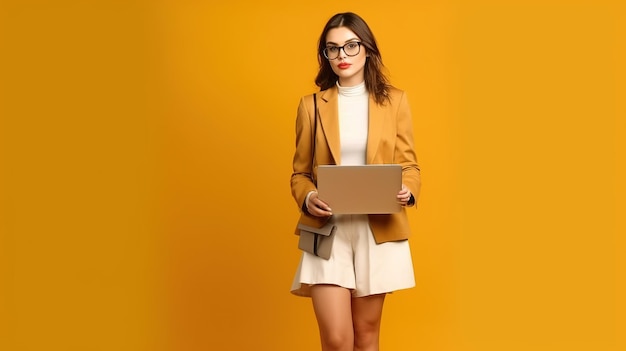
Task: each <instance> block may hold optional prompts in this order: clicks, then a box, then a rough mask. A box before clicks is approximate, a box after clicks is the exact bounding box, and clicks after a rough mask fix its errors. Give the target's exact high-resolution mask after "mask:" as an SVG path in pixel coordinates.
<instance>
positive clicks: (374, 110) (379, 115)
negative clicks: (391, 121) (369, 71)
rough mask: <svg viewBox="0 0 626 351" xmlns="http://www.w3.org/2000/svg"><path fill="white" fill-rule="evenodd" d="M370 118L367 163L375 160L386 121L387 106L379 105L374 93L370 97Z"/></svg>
mask: <svg viewBox="0 0 626 351" xmlns="http://www.w3.org/2000/svg"><path fill="white" fill-rule="evenodd" d="M368 109H369V120H368V127H367V128H368V130H367V158H366V160H367V163H368V164H371V163H373V161H374V156H375V155H376V151H377V148H378V145H380V138H381V136H382V130H383V124H384V123H385V111H386V110H385V108H384V107H382V106H380V105H378V104H377V103H376V101H374V97H373V95H371V94H370V97H369V106H368Z"/></svg>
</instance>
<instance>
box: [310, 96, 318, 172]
mask: <svg viewBox="0 0 626 351" xmlns="http://www.w3.org/2000/svg"><path fill="white" fill-rule="evenodd" d="M316 138H317V94H316V93H313V139H312V140H311V176H313V165H315V144H316Z"/></svg>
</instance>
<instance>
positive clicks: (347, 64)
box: [337, 62, 352, 69]
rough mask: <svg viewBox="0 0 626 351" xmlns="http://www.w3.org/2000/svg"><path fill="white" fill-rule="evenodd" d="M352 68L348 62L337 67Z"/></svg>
mask: <svg viewBox="0 0 626 351" xmlns="http://www.w3.org/2000/svg"><path fill="white" fill-rule="evenodd" d="M350 66H352V65H351V64H349V63H346V62H342V63H340V64H338V65H337V67H339V68H340V69H346V68H350Z"/></svg>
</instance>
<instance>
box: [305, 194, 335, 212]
mask: <svg viewBox="0 0 626 351" xmlns="http://www.w3.org/2000/svg"><path fill="white" fill-rule="evenodd" d="M306 208H307V211H309V213H310V214H311V215H313V216H316V217H330V216H332V215H333V212H332V210H331V209H330V207H328V205H327V204H326V203H325V202H324V201H322V200H320V199H319V198H318V197H317V191H315V192H312V193H311V196H309V200H308V202H307V204H306Z"/></svg>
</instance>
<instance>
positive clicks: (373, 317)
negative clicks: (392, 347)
mask: <svg viewBox="0 0 626 351" xmlns="http://www.w3.org/2000/svg"><path fill="white" fill-rule="evenodd" d="M384 302H385V294H378V295H370V296H364V297H355V298H353V299H352V323H353V326H354V351H378V340H379V335H380V320H381V318H382V315H383V303H384Z"/></svg>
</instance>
